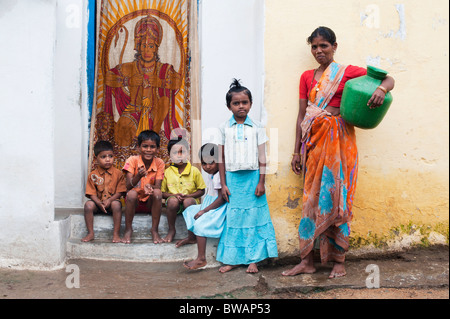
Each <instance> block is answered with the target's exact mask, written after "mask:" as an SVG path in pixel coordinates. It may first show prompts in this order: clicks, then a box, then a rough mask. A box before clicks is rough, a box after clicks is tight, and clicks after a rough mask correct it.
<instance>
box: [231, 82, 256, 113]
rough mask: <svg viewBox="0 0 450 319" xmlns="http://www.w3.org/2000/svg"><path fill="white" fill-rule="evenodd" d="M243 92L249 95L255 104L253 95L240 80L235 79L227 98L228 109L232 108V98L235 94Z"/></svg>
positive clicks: (251, 101)
mask: <svg viewBox="0 0 450 319" xmlns="http://www.w3.org/2000/svg"><path fill="white" fill-rule="evenodd" d="M241 92H244V93H245V94H247V96H248V98H249V100H250V103H253V100H252V93H251V92H250V90H249V89H247V88H246V87H245V86H242V85H241V83H240V80H238V79H236V78H234V79H233V80H232V82H231V84H230V89H229V90H228V92H227V95H226V96H225V99H226V101H227V106H228V108H230V106H231V98H232V97H233V93H241Z"/></svg>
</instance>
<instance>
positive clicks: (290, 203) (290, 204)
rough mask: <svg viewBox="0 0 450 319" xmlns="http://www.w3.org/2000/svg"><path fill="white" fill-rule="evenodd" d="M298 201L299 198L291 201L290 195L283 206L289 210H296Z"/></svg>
mask: <svg viewBox="0 0 450 319" xmlns="http://www.w3.org/2000/svg"><path fill="white" fill-rule="evenodd" d="M299 200H300V198H294V199H291V195H290V194H288V198H287V203H286V205H284V206H286V207H289V208H290V209H296V208H297V207H298V202H299Z"/></svg>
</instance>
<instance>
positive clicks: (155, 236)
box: [152, 230, 164, 244]
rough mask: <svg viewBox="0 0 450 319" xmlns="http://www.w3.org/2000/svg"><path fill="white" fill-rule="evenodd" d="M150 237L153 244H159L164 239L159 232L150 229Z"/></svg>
mask: <svg viewBox="0 0 450 319" xmlns="http://www.w3.org/2000/svg"><path fill="white" fill-rule="evenodd" d="M152 238H153V243H154V244H161V243H163V242H164V240H163V239H162V238H161V236H159V233H158V232H157V231H156V230H152Z"/></svg>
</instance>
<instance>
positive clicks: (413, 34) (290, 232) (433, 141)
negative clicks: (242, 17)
mask: <svg viewBox="0 0 450 319" xmlns="http://www.w3.org/2000/svg"><path fill="white" fill-rule="evenodd" d="M265 5H266V7H265V15H266V16H265V38H264V41H265V42H264V46H265V52H264V54H265V88H264V89H265V97H264V105H265V108H266V111H267V119H268V122H267V128H268V129H269V133H270V130H272V131H274V129H277V134H278V139H277V142H278V147H277V148H276V147H273V149H271V148H270V147H269V152H270V155H271V157H272V158H271V160H272V163H271V165H272V168H276V173H275V174H271V175H269V176H268V177H267V194H268V200H269V206H270V209H271V214H272V220H273V223H274V226H275V230H276V234H277V240H278V246H279V250H280V255H285V254H289V253H292V252H294V251H295V250H296V249H297V248H298V237H297V228H298V224H299V221H300V216H301V194H302V190H301V180H300V178H299V177H298V176H296V175H295V174H294V173H293V172H292V171H291V169H290V161H291V159H292V152H293V148H294V141H295V124H296V118H297V114H298V85H299V79H300V75H301V73H302V72H303V71H305V70H308V69H313V68H316V67H317V63H316V62H315V60H314V58H313V57H312V55H311V53H310V48H309V46H308V45H307V43H306V38H307V37H308V36H309V35H310V34H311V32H312V31H313V30H314V29H315V28H316V27H318V26H321V25H324V26H327V27H330V28H331V29H333V30H334V31H335V33H336V35H337V42H338V49H337V52H336V55H335V60H336V61H337V62H339V63H343V64H352V65H358V66H362V67H365V66H366V65H367V62H368V61H371V62H370V63H371V64H374V63H375V64H374V65H375V66H378V67H380V68H382V69H385V70H387V71H388V72H389V74H390V75H391V76H393V77H394V78H395V80H396V86H395V88H394V90H393V91H392V94H393V97H394V101H393V103H392V105H391V108H390V110H389V111H388V113H387V115H386V117H385V118H384V120H383V121H382V123H381V124H380V125H379V126H378V127H376V128H375V129H372V130H362V129H357V131H356V134H357V143H358V148H359V158H360V166H359V176H358V184H357V190H356V194H355V200H354V209H353V214H354V220H353V223H352V227H351V230H352V234H351V236H352V238H353V239H352V243H353V247H356V246H357V245H358V244H370V243H371V244H375V245H376V244H377V240H380V239H384V240H385V242H386V239H388V238H391V237H392V236H393V235H398V236H401V235H402V233H405V232H409V233H412V232H414V229H416V230H420V231H421V233H422V234H425V235H428V234H429V233H430V232H433V233H434V234H435V235H436V233H437V234H438V235H439V234H441V235H442V234H443V235H444V236H445V237H447V242H448V221H449V187H448V186H449V168H448V164H449V99H448V92H449V90H448V85H449V83H448V82H449V63H448V61H449V56H448V54H449V4H448V2H447V1H446V0H432V1H429V2H427V1H421V0H408V1H404V2H401V3H399V2H398V1H392V0H382V1H364V0H362V1H361V0H358V1H356V0H323V1H320V2H314V1H299V0H283V1H280V0H265ZM271 138H272V142H271V143H272V144H271V145H269V146H272V145H275V144H276V143H277V142H276V141H274V139H273V136H272V137H271ZM275 146H276V145H275ZM393 230H398V231H393Z"/></svg>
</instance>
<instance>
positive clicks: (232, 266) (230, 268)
mask: <svg viewBox="0 0 450 319" xmlns="http://www.w3.org/2000/svg"><path fill="white" fill-rule="evenodd" d="M236 267H239V265H225V266H222V267H220V268H219V271H220V272H221V273H222V274H223V273H226V272H228V271H230V270H232V269H234V268H236Z"/></svg>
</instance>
